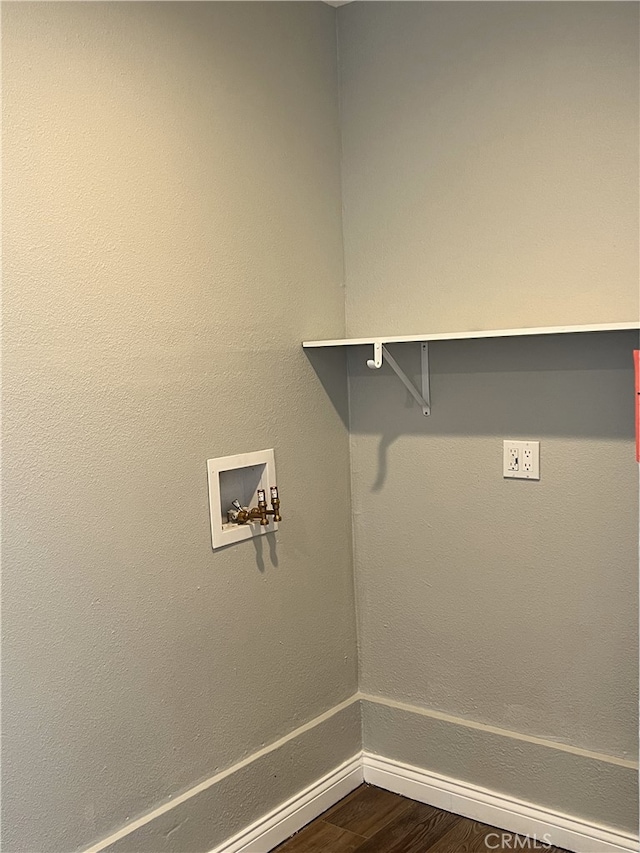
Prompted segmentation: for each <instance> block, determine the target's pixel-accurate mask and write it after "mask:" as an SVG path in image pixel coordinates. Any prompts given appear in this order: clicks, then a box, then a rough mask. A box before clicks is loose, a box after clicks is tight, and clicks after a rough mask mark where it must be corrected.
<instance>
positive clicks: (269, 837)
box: [211, 754, 363, 853]
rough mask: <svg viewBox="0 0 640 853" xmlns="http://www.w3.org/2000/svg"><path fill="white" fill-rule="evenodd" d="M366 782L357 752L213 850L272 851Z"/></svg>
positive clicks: (236, 852) (226, 852) (218, 852)
mask: <svg viewBox="0 0 640 853" xmlns="http://www.w3.org/2000/svg"><path fill="white" fill-rule="evenodd" d="M362 781H363V775H362V755H361V754H358V755H354V756H353V757H352V758H350V759H349V760H348V761H345V762H344V763H343V764H341V765H340V766H339V767H336V768H335V770H332V771H331V772H329V773H327V774H326V775H325V776H323V777H322V778H321V779H318V781H317V782H314V783H313V784H312V785H309V786H308V787H307V788H305V789H304V790H303V791H301V792H300V793H299V794H296V795H295V796H294V797H291V799H289V800H287V801H286V802H285V803H282V804H281V805H279V806H278V807H277V808H275V809H274V810H273V811H271V812H269V814H266V815H264V817H262V818H260V819H259V820H257V821H255V823H253V824H251V826H249V827H247V828H246V829H243V830H242V831H241V832H239V833H238V834H237V835H234V836H233V838H230V839H228V840H227V841H225V842H224V843H223V844H221V845H219V846H218V847H216V848H215V849H214V850H212V851H211V853H269V851H270V850H273V848H274V847H276V846H277V845H278V844H281V843H282V842H283V841H286V839H287V838H289V836H291V835H293V833H294V832H297V831H298V830H299V829H302V827H303V826H305V825H306V824H307V823H309V822H310V821H312V820H314V819H315V818H317V817H318V816H319V815H321V814H322V812H324V811H326V810H327V809H329V808H331V806H333V805H335V803H337V802H338V801H339V800H341V799H342V798H343V797H346V795H347V794H349V793H351V791H353V790H354V788H357V787H358V785H360V784H361V783H362Z"/></svg>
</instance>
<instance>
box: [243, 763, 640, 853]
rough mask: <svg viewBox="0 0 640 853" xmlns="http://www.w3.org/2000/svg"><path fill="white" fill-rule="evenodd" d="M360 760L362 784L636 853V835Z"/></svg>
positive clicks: (575, 842)
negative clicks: (368, 783) (363, 782)
mask: <svg viewBox="0 0 640 853" xmlns="http://www.w3.org/2000/svg"><path fill="white" fill-rule="evenodd" d="M362 764H363V775H364V780H365V782H370V783H371V784H372V785H377V786H378V787H380V788H386V789H387V790H388V791H393V792H395V793H396V794H402V795H403V796H405V797H410V798H411V799H413V800H419V801H420V802H423V803H428V804H429V805H432V806H436V807H437V808H440V809H444V810H445V811H450V812H454V813H455V814H459V815H463V816H464V817H468V818H471V819H473V820H478V821H481V822H482V823H488V824H490V825H491V826H497V827H500V828H501V829H504V830H506V831H508V832H514V833H518V834H519V835H528V836H529V837H530V838H531V841H532V843H533V840H534V839H533V836H535V837H536V839H538V840H539V841H540V840H541V839H543V838H544V837H545V835H546V836H547V838H546V839H545V840H548V843H550V844H553V845H555V846H556V847H563V848H565V849H566V850H572V851H575V853H628V851H638V837H637V836H633V835H629V834H626V833H622V832H618V831H616V830H614V829H611V828H609V827H605V826H600V825H597V824H592V823H588V822H586V821H581V820H577V819H576V818H574V817H571V816H569V815H563V814H559V813H556V812H552V811H548V810H546V809H543V808H541V807H540V806H536V805H534V804H533V803H527V802H524V801H522V800H516V799H513V798H511V797H505V796H504V795H503V794H497V793H495V792H494V791H489V790H487V789H486V788H481V787H479V786H476V785H470V784H468V783H465V782H459V781H458V780H456V779H450V778H448V777H446V776H440V775H438V774H437V773H430V772H429V771H427V770H423V769H422V768H419V767H412V766H411V765H408V764H403V763H402V762H400V761H394V760H392V759H388V758H382V757H381V756H379V755H374V754H372V753H368V752H364V753H363V755H362ZM498 849H499V848H498ZM529 849H535V848H533V847H532V846H531V847H530V848H529ZM538 849H540V847H538ZM247 853H248V851H247ZM252 853H253V851H252Z"/></svg>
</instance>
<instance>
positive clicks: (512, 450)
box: [502, 439, 540, 480]
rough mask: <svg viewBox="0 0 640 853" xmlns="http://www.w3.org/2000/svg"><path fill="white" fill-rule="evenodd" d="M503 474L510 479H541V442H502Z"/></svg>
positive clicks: (506, 440)
mask: <svg viewBox="0 0 640 853" xmlns="http://www.w3.org/2000/svg"><path fill="white" fill-rule="evenodd" d="M502 445H503V452H502V476H503V477H506V478H508V479H510V480H539V479H540V442H539V441H511V440H508V439H505V440H504V441H503V443H502Z"/></svg>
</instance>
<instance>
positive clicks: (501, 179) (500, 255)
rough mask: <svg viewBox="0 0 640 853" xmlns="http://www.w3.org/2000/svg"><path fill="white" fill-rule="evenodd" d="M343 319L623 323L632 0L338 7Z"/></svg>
mask: <svg viewBox="0 0 640 853" xmlns="http://www.w3.org/2000/svg"><path fill="white" fill-rule="evenodd" d="M338 20H339V53H340V74H341V81H342V92H341V115H342V126H343V158H344V163H343V186H344V209H345V220H344V222H345V264H346V284H347V330H348V333H349V335H350V336H351V337H358V336H365V335H372V334H380V335H385V334H386V335H393V334H396V335H405V334H412V333H414V332H439V331H454V330H469V329H491V328H511V327H516V326H545V325H556V324H572V323H604V322H614V321H635V320H637V319H638V313H639V303H638V103H639V99H638V81H639V79H640V74H639V72H638V4H637V3H610V2H594V3H573V2H567V3H563V2H559V3H535V2H524V3H501V2H497V3H491V2H488V3H487V2H485V3H474V2H471V3H465V2H461V3H448V2H443V3H438V2H430V3H393V2H388V3H385V2H381V3H353V4H350V5H348V6H345V7H344V8H342V9H340V11H339V13H338Z"/></svg>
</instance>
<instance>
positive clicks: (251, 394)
mask: <svg viewBox="0 0 640 853" xmlns="http://www.w3.org/2000/svg"><path fill="white" fill-rule="evenodd" d="M2 11H3V83H4V97H3V103H4V110H5V113H4V128H5V131H6V135H5V141H4V151H3V155H4V156H3V180H4V187H3V191H4V211H5V219H4V258H3V261H4V275H5V293H4V330H3V331H4V371H5V376H4V412H5V415H4V448H3V449H4V456H5V468H4V477H3V486H4V506H5V509H4V517H3V522H4V552H3V558H4V566H3V569H4V571H3V629H4V638H3V652H4V665H3V683H2V686H3V693H4V706H3V723H4V740H3V754H2V758H3V762H2V763H3V771H4V784H3V797H2V805H3V808H4V817H3V849H4V850H6V851H7V853H9V851H14V852H15V853H34V851H36V850H37V851H44V850H46V851H47V853H54V851H70V850H73V849H76V848H78V847H79V846H81V845H83V844H88V843H89V842H90V841H91V840H92V839H95V838H99V837H101V836H105V835H107V834H108V833H109V832H110V831H111V830H113V829H116V828H117V827H118V826H120V825H121V824H123V823H124V822H125V820H126V819H128V818H132V817H134V816H135V815H136V814H138V813H140V812H143V811H145V810H146V809H148V808H151V807H153V806H156V805H157V804H158V803H160V802H162V801H165V800H166V799H167V798H168V797H170V796H171V795H173V794H175V793H176V792H177V791H180V790H182V789H185V788H188V787H190V786H191V785H193V784H195V783H196V782H198V781H199V780H200V779H202V778H206V777H208V776H211V775H213V774H214V773H216V772H217V771H219V770H221V769H223V768H225V767H227V766H229V765H231V764H233V763H234V762H236V761H238V760H239V759H241V758H244V757H245V756H247V755H250V754H251V753H252V752H254V751H255V750H256V749H259V748H260V747H262V746H263V745H265V744H268V743H270V742H273V741H275V740H276V739H277V738H279V737H281V736H282V735H285V734H287V733H288V732H290V731H291V730H293V729H294V728H296V727H297V726H298V725H300V724H301V723H304V722H306V721H307V720H309V719H311V718H313V717H315V716H316V715H318V714H320V713H322V712H323V711H325V710H326V709H328V708H330V707H332V706H334V705H335V704H337V703H338V702H340V701H341V700H343V699H344V698H346V697H348V696H350V695H351V694H353V692H354V690H355V688H356V645H355V625H354V616H353V581H352V573H351V557H350V554H351V544H350V527H351V521H350V508H349V482H348V477H349V474H348V470H349V467H348V466H349V463H348V439H347V432H346V427H345V424H344V422H343V419H342V418H341V417H340V414H339V413H338V411H336V410H335V409H334V408H333V407H332V406H331V405H328V404H327V401H326V397H325V394H324V390H323V388H322V384H321V381H320V380H319V379H318V377H317V375H316V373H315V372H314V370H313V369H312V367H311V366H310V364H309V362H308V361H307V359H306V357H305V356H304V353H303V352H302V351H301V349H300V340H301V339H302V338H304V337H311V336H315V335H318V334H321V335H327V336H332V335H340V334H343V332H344V300H343V289H342V242H341V223H340V176H339V128H338V112H337V80H336V46H335V11H334V10H333V9H330V8H329V7H327V6H324V5H322V4H315V3H301V4H297V3H282V4H278V3H264V4H260V3H258V4H255V3H254V4H243V3H228V4H225V3H193V4H188V3H182V2H181V3H175V4H173V3H158V4H154V3H60V4H58V3H28V4H17V3H16V4H11V3H8V4H3V10H2ZM323 367H324V369H323V371H322V382H324V384H325V385H327V386H328V387H329V388H330V389H331V390H332V393H333V395H334V399H335V400H337V401H339V400H340V396H341V395H344V394H345V393H346V387H345V374H344V370H342V371H340V370H338V369H337V366H336V365H334V364H333V363H332V362H330V361H325V363H324V365H323ZM337 405H338V407H339V408H340V406H341V403H340V402H338V403H337ZM265 447H274V448H275V455H276V463H277V468H278V476H279V485H280V487H281V495H282V502H283V503H282V509H283V516H284V521H283V523H282V525H281V528H280V531H279V533H278V534H277V536H276V537H275V538H271V537H261V538H260V539H259V540H255V545H254V544H253V543H252V542H247V543H242V544H239V545H237V546H233V547H231V548H229V549H226V550H224V551H220V552H216V553H213V552H212V550H211V544H210V533H209V522H208V508H207V507H208V504H207V491H206V488H207V486H206V467H205V460H206V459H207V458H208V457H212V456H219V455H226V454H230V453H237V452H242V451H249V450H259V449H262V448H265ZM312 496H313V498H314V499H315V509H314V513H313V517H312V516H311V515H310V513H309V512H308V509H305V507H306V506H308V503H309V500H310V498H311V497H312ZM349 719H350V720H351V722H350V724H349V725H350V727H351V729H350V734H349V733H347V734H344V735H341V737H340V738H339V739H338V740H337V741H336V742H337V743H339V744H340V745H341V749H340V750H337V751H338V752H342V753H343V755H342V756H341V758H340V760H343V759H346V758H348V757H350V755H351V754H352V752H353V749H354V745H355V744H356V743H357V742H358V741H359V723H358V720H357V717H353V718H349ZM304 743H307V741H305V742H304ZM304 743H303V744H302V746H301V747H300V749H301V750H302V752H300V751H299V752H298V753H297V759H296V761H295V762H292V761H291V760H290V757H288V756H287V755H285V756H284V757H283V762H284V763H283V768H282V769H283V771H285V770H286V772H287V773H288V774H290V775H289V777H288V779H289V784H290V786H291V789H292V790H297V789H299V788H301V787H303V786H304V785H306V784H307V783H308V781H309V780H310V779H313V778H316V777H317V776H319V775H321V774H322V773H324V772H325V770H326V769H327V768H326V766H325V762H326V760H329V758H327V757H325V758H323V759H322V760H320V758H319V756H321V755H322V750H320V749H319V748H318V744H317V743H314V744H313V749H311V748H310V747H309V751H308V755H307V759H306V761H305V760H302V759H303V754H302V753H303V752H304V750H305V749H306V747H305V746H304ZM328 755H329V754H328V753H327V752H326V750H325V756H328ZM329 757H330V760H331V763H332V764H334V763H335V761H336V755H335V754H333V753H332V754H331V755H330V756H329ZM268 769H269V771H271V770H272V769H273V762H270V763H269V768H268ZM243 778H244V777H243ZM246 780H247V784H249V783H250V790H244V789H243V788H242V785H240V787H239V788H236V791H237V793H238V794H239V796H238V797H237V798H236V799H235V801H234V802H229V803H227V801H226V800H224V803H225V809H226V807H227V805H228V808H229V809H231V813H229V811H226V812H225V821H226V823H225V824H224V826H227V825H229V826H230V825H232V824H233V823H234V820H235V821H236V822H237V820H238V818H244V817H245V816H246V815H247V813H249V812H251V813H252V814H254V815H257V814H259V813H260V811H262V812H265V811H267V810H269V809H271V808H272V807H274V806H275V805H276V804H277V803H278V802H279V798H280V794H281V790H280V788H279V787H278V786H276V785H274V783H273V778H272V774H271V773H267V774H266V775H265V774H262V775H260V774H259V773H258V774H257V775H256V774H255V773H254V774H253V775H252V776H251V777H250V778H249V776H246ZM236 784H237V782H236ZM248 801H249V802H250V803H251V806H250V808H249V807H248V806H247V802H248ZM220 802H223V800H221V801H220ZM204 806H205V807H206V810H205V812H204V813H203V819H207V820H209V821H210V820H211V819H212V812H211V808H212V806H211V803H210V802H207V803H205V804H204ZM234 809H235V814H234V812H233V810H234ZM213 817H214V818H215V813H214V815H213ZM218 817H220V816H219V815H218ZM221 825H222V824H221ZM190 831H191V832H193V833H196V832H197V829H194V828H193V814H192V815H191V823H190ZM172 837H173V838H174V839H175V838H176V837H177V836H175V835H174V836H172ZM194 837H195V836H194ZM183 840H184V839H183ZM176 843H177V842H176ZM185 843H186V842H185ZM174 849H178V848H174ZM184 849H187V848H184Z"/></svg>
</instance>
